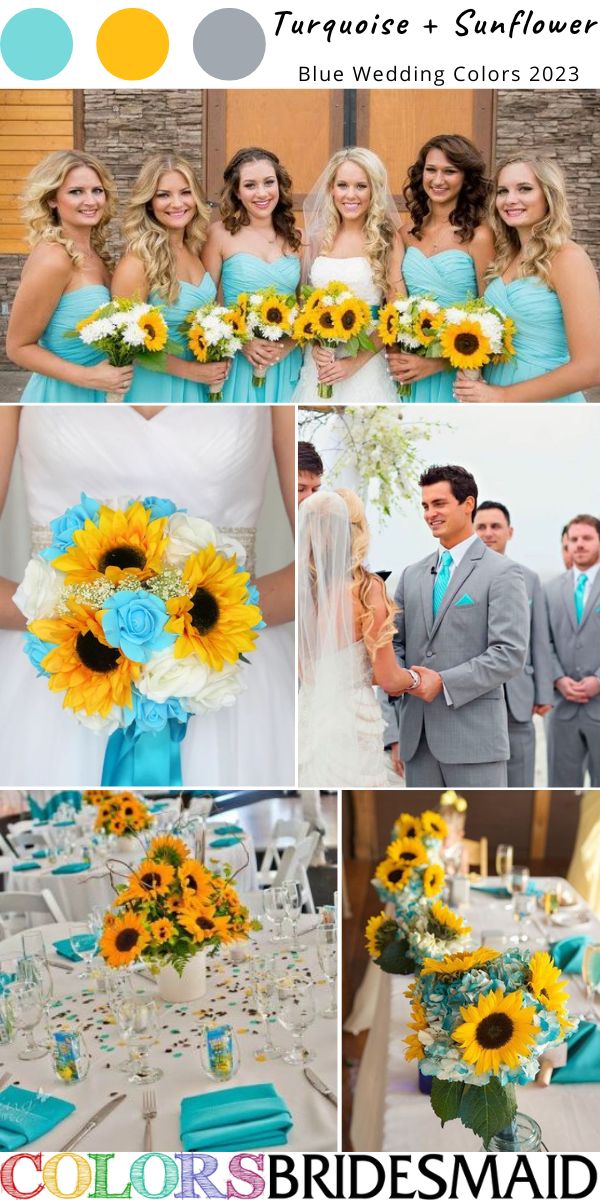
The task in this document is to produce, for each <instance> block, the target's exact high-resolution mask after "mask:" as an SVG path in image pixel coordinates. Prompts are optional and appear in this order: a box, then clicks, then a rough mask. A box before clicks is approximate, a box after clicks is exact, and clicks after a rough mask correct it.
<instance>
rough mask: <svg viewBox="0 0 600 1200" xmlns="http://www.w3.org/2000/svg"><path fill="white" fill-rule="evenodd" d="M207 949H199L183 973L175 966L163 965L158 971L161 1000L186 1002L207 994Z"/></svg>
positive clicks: (176, 1002)
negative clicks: (179, 972) (179, 973)
mask: <svg viewBox="0 0 600 1200" xmlns="http://www.w3.org/2000/svg"><path fill="white" fill-rule="evenodd" d="M206 988H207V980H206V951H205V950H199V951H198V953H197V954H194V955H193V957H192V958H189V959H188V961H187V962H186V964H185V967H184V968H183V971H182V973H181V975H178V974H177V971H176V970H175V968H174V967H172V966H170V965H168V966H166V967H161V969H160V971H159V973H158V994H159V996H160V998H161V1000H169V1001H170V1002H171V1003H173V1004H185V1003H187V1001H188V1000H199V999H200V997H201V996H204V995H205V994H206Z"/></svg>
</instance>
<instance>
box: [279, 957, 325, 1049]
mask: <svg viewBox="0 0 600 1200" xmlns="http://www.w3.org/2000/svg"><path fill="white" fill-rule="evenodd" d="M278 993H279V1008H278V1012H277V1020H278V1021H279V1024H280V1025H282V1026H283V1028H284V1029H287V1030H289V1032H290V1033H291V1035H292V1037H293V1039H294V1045H293V1047H292V1049H291V1050H288V1051H287V1052H286V1053H285V1054H284V1055H283V1061H284V1062H286V1063H291V1065H292V1066H294V1067H303V1066H305V1064H306V1063H309V1062H312V1060H313V1058H314V1054H313V1053H312V1051H311V1050H307V1049H306V1047H305V1046H303V1045H302V1035H303V1034H304V1033H305V1031H306V1030H307V1029H308V1028H309V1026H310V1025H312V1023H313V1021H314V1019H315V1016H316V1008H315V997H314V987H313V984H312V983H307V982H306V979H305V978H304V977H303V976H302V977H300V978H298V979H296V978H295V977H294V976H293V975H290V974H288V975H286V976H285V978H284V979H280V980H279V988H278Z"/></svg>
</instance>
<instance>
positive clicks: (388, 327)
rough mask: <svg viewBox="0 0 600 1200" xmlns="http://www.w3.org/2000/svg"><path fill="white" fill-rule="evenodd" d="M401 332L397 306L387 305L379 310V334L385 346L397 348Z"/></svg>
mask: <svg viewBox="0 0 600 1200" xmlns="http://www.w3.org/2000/svg"><path fill="white" fill-rule="evenodd" d="M399 331H400V313H399V312H398V309H397V308H396V305H395V304H386V305H384V307H383V308H380V310H379V321H378V324H377V333H378V335H379V339H380V341H382V342H383V344H384V346H395V345H396V342H397V341H398V333H399Z"/></svg>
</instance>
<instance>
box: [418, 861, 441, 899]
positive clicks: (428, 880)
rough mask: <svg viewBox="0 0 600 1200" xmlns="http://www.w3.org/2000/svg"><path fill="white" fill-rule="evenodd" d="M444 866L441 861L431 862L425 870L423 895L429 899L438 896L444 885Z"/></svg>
mask: <svg viewBox="0 0 600 1200" xmlns="http://www.w3.org/2000/svg"><path fill="white" fill-rule="evenodd" d="M445 878H446V877H445V875H444V868H443V867H440V865H439V863H430V864H429V866H428V867H425V870H424V871H423V895H424V896H427V898H428V900H429V899H431V897H432V896H437V895H438V894H439V892H441V890H442V888H443V886H444V879H445Z"/></svg>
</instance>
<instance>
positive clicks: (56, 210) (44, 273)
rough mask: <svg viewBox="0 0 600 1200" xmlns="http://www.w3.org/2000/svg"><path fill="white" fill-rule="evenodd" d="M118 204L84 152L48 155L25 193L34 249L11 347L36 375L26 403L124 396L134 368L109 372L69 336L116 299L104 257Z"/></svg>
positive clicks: (15, 311) (102, 171)
mask: <svg viewBox="0 0 600 1200" xmlns="http://www.w3.org/2000/svg"><path fill="white" fill-rule="evenodd" d="M115 201H116V191H115V186H114V182H113V180H112V177H111V176H110V174H109V172H108V171H107V170H106V168H105V167H104V166H103V165H102V163H100V162H99V161H98V159H96V158H94V157H92V155H90V154H84V153H82V152H80V151H78V150H60V151H56V153H54V154H49V155H48V156H47V158H45V159H43V161H42V162H41V163H39V164H38V165H37V167H35V168H34V170H33V171H32V172H31V175H30V176H29V179H28V180H27V184H26V188H25V194H24V213H23V216H24V220H25V222H26V224H27V226H28V234H29V240H30V242H31V243H32V245H33V249H32V251H31V254H30V255H29V258H28V259H27V262H26V263H25V266H24V268H23V274H22V276H21V283H20V285H19V288H18V291H17V294H16V296H15V300H14V303H13V307H12V312H11V317H10V322H9V326H8V333H7V338H6V350H7V353H8V356H9V358H10V359H11V360H12V361H13V362H14V363H16V364H17V366H19V367H21V368H22V369H23V370H25V371H31V372H32V375H31V378H30V380H29V382H28V383H27V385H26V387H25V390H24V392H23V395H22V397H21V400H22V402H23V403H24V404H72V403H81V404H103V403H104V402H105V400H106V393H107V392H118V393H121V394H123V393H125V392H126V391H127V388H128V386H129V384H130V382H131V375H132V370H131V367H111V366H110V364H109V363H107V361H106V359H105V357H104V355H103V354H100V353H99V352H98V351H97V350H95V349H94V348H93V347H92V346H86V345H85V344H84V343H83V342H82V341H80V340H79V338H67V337H66V336H65V335H66V334H67V333H69V332H71V331H73V330H74V329H75V327H76V326H77V324H78V323H79V322H80V321H82V320H83V319H84V318H85V317H88V316H90V314H91V313H93V312H94V311H95V309H97V308H99V307H100V306H101V305H103V304H106V303H107V301H108V300H110V291H109V283H110V276H109V270H108V264H107V260H106V257H105V252H104V244H105V239H106V227H107V225H108V222H109V221H110V219H111V217H112V214H113V211H114V207H115Z"/></svg>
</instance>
